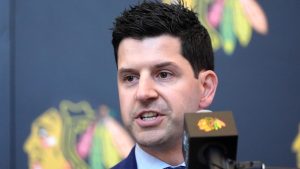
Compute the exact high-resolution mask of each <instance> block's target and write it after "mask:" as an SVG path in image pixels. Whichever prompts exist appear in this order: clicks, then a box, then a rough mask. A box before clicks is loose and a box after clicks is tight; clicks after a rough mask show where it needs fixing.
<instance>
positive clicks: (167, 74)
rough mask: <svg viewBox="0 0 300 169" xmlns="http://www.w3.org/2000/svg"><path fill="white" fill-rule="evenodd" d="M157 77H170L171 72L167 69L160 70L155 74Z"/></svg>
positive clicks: (171, 75)
mask: <svg viewBox="0 0 300 169" xmlns="http://www.w3.org/2000/svg"><path fill="white" fill-rule="evenodd" d="M157 77H158V78H160V79H170V78H172V77H173V73H171V72H169V71H161V72H159V73H158V74H157Z"/></svg>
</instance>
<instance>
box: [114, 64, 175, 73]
mask: <svg viewBox="0 0 300 169" xmlns="http://www.w3.org/2000/svg"><path fill="white" fill-rule="evenodd" d="M168 66H171V67H174V68H176V69H178V68H179V67H178V66H177V65H176V64H175V63H174V62H169V61H168V62H163V63H159V64H156V65H153V66H151V69H153V68H154V69H159V68H163V67H168ZM118 72H119V73H118V74H123V73H128V72H136V69H133V68H120V69H119V70H118Z"/></svg>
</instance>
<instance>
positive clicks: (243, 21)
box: [233, 0, 252, 46]
mask: <svg viewBox="0 0 300 169" xmlns="http://www.w3.org/2000/svg"><path fill="white" fill-rule="evenodd" d="M233 10H234V14H233V23H234V24H233V26H234V32H235V35H236V36H237V39H238V40H239V42H240V44H241V45H242V46H247V45H248V44H249V42H250V39H251V36H252V28H251V25H250V23H249V22H248V20H247V18H246V17H245V13H244V11H243V8H242V6H241V2H240V1H237V0H236V1H235V2H234V8H233Z"/></svg>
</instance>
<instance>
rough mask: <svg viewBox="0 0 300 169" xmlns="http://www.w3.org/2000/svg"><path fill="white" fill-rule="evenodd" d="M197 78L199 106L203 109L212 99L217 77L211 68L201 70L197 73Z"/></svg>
mask: <svg viewBox="0 0 300 169" xmlns="http://www.w3.org/2000/svg"><path fill="white" fill-rule="evenodd" d="M198 80H199V85H200V91H201V94H200V103H199V108H200V109H205V108H207V107H208V106H209V105H210V104H211V103H212V101H213V99H214V96H215V93H216V90H217V86H218V77H217V75H216V73H215V72H214V71H212V70H202V71H200V73H199V75H198Z"/></svg>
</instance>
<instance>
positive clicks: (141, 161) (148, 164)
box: [135, 144, 185, 169]
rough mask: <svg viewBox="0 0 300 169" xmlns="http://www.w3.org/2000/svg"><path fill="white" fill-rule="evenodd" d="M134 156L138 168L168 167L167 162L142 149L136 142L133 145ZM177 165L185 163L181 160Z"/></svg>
mask: <svg viewBox="0 0 300 169" xmlns="http://www.w3.org/2000/svg"><path fill="white" fill-rule="evenodd" d="M135 158H136V163H137V168H138V169H163V168H166V167H170V165H169V164H167V163H165V162H163V161H161V160H159V159H157V158H155V157H153V156H152V155H150V154H148V153H147V152H145V151H144V150H142V149H141V147H140V146H139V145H138V144H136V146H135ZM178 166H185V163H184V162H183V163H182V164H180V165H178ZM172 167H175V166H172Z"/></svg>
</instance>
